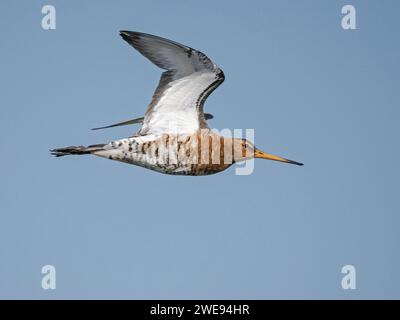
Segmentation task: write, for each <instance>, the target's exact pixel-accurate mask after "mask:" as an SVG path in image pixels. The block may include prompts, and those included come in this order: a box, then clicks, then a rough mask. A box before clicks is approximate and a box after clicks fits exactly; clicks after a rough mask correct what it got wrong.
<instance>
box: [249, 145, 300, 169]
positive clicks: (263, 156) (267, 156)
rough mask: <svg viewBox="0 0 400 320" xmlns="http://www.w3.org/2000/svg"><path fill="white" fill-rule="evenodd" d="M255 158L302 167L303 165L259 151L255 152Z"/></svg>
mask: <svg viewBox="0 0 400 320" xmlns="http://www.w3.org/2000/svg"><path fill="white" fill-rule="evenodd" d="M254 158H261V159H268V160H273V161H280V162H285V163H290V164H296V165H298V166H302V165H303V163H300V162H297V161H293V160H289V159H285V158H282V157H278V156H274V155H273V154H269V153H265V152H264V151H261V150H259V149H256V150H255V151H254Z"/></svg>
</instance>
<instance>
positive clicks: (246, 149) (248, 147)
mask: <svg viewBox="0 0 400 320" xmlns="http://www.w3.org/2000/svg"><path fill="white" fill-rule="evenodd" d="M233 140H234V141H233V142H234V143H233V145H234V151H233V158H234V160H235V161H236V162H237V161H243V160H248V159H251V158H260V159H267V160H273V161H280V162H285V163H290V164H296V165H298V166H302V165H303V164H302V163H300V162H297V161H293V160H289V159H285V158H282V157H279V156H274V155H272V154H269V153H266V152H264V151H261V150H260V149H258V148H256V147H255V145H254V144H253V143H251V142H250V141H248V140H246V139H238V138H235V139H233Z"/></svg>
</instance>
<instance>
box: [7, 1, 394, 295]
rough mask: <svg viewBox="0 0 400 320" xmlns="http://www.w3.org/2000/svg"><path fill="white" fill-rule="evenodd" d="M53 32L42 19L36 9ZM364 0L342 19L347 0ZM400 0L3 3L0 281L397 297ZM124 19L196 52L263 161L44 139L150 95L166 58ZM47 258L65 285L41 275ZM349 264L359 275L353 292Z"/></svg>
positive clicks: (79, 132) (62, 290) (74, 291)
mask: <svg viewBox="0 0 400 320" xmlns="http://www.w3.org/2000/svg"><path fill="white" fill-rule="evenodd" d="M46 4H52V5H54V6H55V7H56V10H57V16H56V17H57V29H56V30H49V31H45V30H43V29H42V28H41V19H42V16H43V15H42V14H41V8H42V6H43V5H46ZM345 4H352V5H354V6H355V8H356V10H357V30H343V29H342V27H341V18H342V14H341V8H342V6H343V5H345ZM399 10H400V4H399V2H398V1H394V0H393V1H354V0H353V1H350V2H348V1H294V0H292V1H208V0H203V1H201V2H199V1H183V0H182V1H177V0H174V1H55V0H52V1H11V0H9V1H1V2H0V36H1V38H0V39H1V40H0V41H1V53H0V57H1V59H0V68H1V69H0V88H1V94H0V147H1V158H0V177H1V180H0V210H1V212H0V298H24V299H31V298H35V299H61V298H68V299H70V298H75V299H81V298H112V299H114V298H115V299H116V298H122V299H151V298H161V299H183V298H185V299H190V298H199V299H203V298H209V299H214V298H223V299H229V298H235V299H275V298H288V299H296V298H302V299H312V298H320V299H328V298H334V299H360V298H378V299H379V298H400V258H399V244H400V232H399V229H400V228H399V227H400V217H399V216H400V203H399V201H400V200H399V179H400V174H399V173H400V170H399V163H398V162H399V160H400V152H399V134H400V130H399V117H400V111H399V107H400V98H399V94H400V91H399V89H400V88H399V84H400V81H399V80H400V79H399V77H400V76H399V75H400V60H399V58H400V44H399V36H398V30H399V29H400V20H399V18H398V16H399ZM121 29H126V30H135V31H142V32H147V33H153V34H156V35H160V36H163V37H166V38H170V39H173V40H175V41H178V42H181V43H184V44H187V45H189V46H191V47H194V48H197V49H200V50H202V51H203V52H204V53H206V54H207V55H208V56H209V57H210V58H212V59H213V60H214V61H215V62H216V63H217V64H218V65H219V66H220V67H221V68H222V69H223V70H224V73H225V75H226V81H225V82H224V83H223V85H222V86H221V87H220V88H218V90H217V91H215V92H214V93H213V94H212V95H211V96H210V98H209V99H208V101H207V103H206V111H207V112H211V113H213V114H214V116H215V118H214V119H213V120H211V121H210V125H211V126H213V127H215V128H219V129H222V128H231V129H233V128H243V129H245V128H253V129H255V141H256V144H257V146H258V147H260V148H261V149H263V150H265V151H267V152H270V153H273V154H278V155H282V156H285V157H288V158H290V159H294V160H298V161H301V162H304V163H305V166H304V167H298V166H291V165H285V164H282V163H274V162H270V161H263V160H258V161H256V163H255V165H256V167H255V171H254V173H253V174H252V175H249V176H237V175H235V170H234V169H233V168H231V169H229V170H227V171H225V172H223V173H220V174H217V175H214V176H206V177H180V176H168V175H161V174H159V173H156V172H152V171H149V170H145V169H143V168H139V167H135V166H130V165H127V164H122V163H119V162H114V161H109V160H105V159H101V158H97V157H90V156H85V157H64V158H59V159H57V158H54V157H52V156H50V154H49V151H48V150H49V149H50V148H54V147H62V146H68V145H80V144H83V145H87V144H94V143H102V142H108V141H110V140H113V139H119V138H123V137H127V136H129V135H131V134H132V133H134V132H135V131H136V130H137V128H135V127H121V128H117V129H110V130H105V131H101V132H100V131H97V132H96V131H90V130H89V129H90V128H92V127H95V126H100V125H105V124H110V123H113V122H118V121H122V120H126V119H130V118H133V117H135V116H141V115H143V114H144V112H145V110H146V106H147V104H148V102H149V101H150V98H151V95H152V93H153V91H154V88H155V86H156V84H157V82H158V78H159V74H160V70H159V69H158V68H157V67H155V66H153V65H152V64H151V63H150V62H149V61H147V60H146V59H145V58H143V57H142V56H141V55H140V54H138V53H137V52H135V50H133V49H132V48H130V47H129V46H128V45H127V44H126V43H125V42H124V41H123V40H122V39H121V38H120V36H119V34H118V31H119V30H121ZM47 264H50V265H54V266H55V267H56V272H57V289H56V290H43V289H42V287H41V279H42V274H41V268H42V266H44V265H47ZM347 264H351V265H354V266H355V268H356V271H357V274H356V275H357V278H356V279H357V282H356V284H357V289H356V290H343V289H342V287H341V279H342V277H343V275H342V274H341V268H342V266H344V265H347Z"/></svg>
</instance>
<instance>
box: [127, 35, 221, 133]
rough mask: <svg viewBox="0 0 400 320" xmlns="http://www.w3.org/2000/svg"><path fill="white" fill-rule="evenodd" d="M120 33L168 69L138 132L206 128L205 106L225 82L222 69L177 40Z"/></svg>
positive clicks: (157, 64) (157, 63)
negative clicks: (206, 101) (207, 100)
mask: <svg viewBox="0 0 400 320" xmlns="http://www.w3.org/2000/svg"><path fill="white" fill-rule="evenodd" d="M121 36H122V38H123V39H124V40H126V41H127V42H128V43H129V44H130V45H131V46H132V47H134V48H135V49H136V50H138V51H139V52H140V53H141V54H142V55H144V56H145V57H146V58H147V59H149V60H150V61H151V62H153V63H154V64H155V65H156V66H158V67H160V68H162V69H164V70H167V71H165V72H163V73H162V75H161V79H160V82H159V84H158V87H157V89H156V91H155V92H154V95H153V99H152V101H151V103H150V105H149V107H148V109H147V112H146V114H145V117H144V120H143V126H142V128H141V130H140V131H139V134H140V135H145V134H150V133H168V132H179V133H188V134H190V133H193V132H195V131H196V130H198V129H200V128H207V122H206V119H205V117H204V113H203V105H204V102H205V100H206V99H207V97H208V96H209V95H210V94H211V92H213V91H214V90H215V89H216V88H217V87H218V86H219V85H220V84H221V83H222V82H223V81H224V79H225V77H224V73H223V72H222V70H221V69H219V68H218V66H217V65H216V64H214V63H213V62H212V61H211V60H210V59H209V58H208V57H207V56H206V55H204V54H203V53H201V52H200V51H197V50H195V49H192V48H190V47H187V46H184V45H181V44H179V43H177V42H174V41H171V40H167V39H164V38H160V37H157V36H153V35H150V34H145V33H140V32H132V31H121Z"/></svg>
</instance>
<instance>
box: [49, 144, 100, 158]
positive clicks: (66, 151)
mask: <svg viewBox="0 0 400 320" xmlns="http://www.w3.org/2000/svg"><path fill="white" fill-rule="evenodd" d="M104 146H105V144H95V145H92V146H88V147H85V146H70V147H65V148H57V149H52V150H50V152H51V154H52V155H53V156H56V157H62V156H68V155H72V154H78V155H81V154H91V153H93V152H95V151H99V150H102V149H103V147H104Z"/></svg>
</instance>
